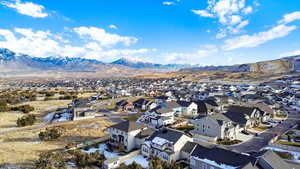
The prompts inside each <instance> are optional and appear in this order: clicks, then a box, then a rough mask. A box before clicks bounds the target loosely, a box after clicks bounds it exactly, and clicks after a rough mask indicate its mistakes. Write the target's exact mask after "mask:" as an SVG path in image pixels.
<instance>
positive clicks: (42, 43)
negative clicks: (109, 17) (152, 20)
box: [0, 28, 153, 61]
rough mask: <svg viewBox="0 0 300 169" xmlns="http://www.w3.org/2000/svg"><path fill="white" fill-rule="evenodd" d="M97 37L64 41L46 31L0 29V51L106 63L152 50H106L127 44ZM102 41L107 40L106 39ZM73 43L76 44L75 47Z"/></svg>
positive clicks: (73, 37) (74, 37)
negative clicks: (94, 60) (109, 46)
mask: <svg viewBox="0 0 300 169" xmlns="http://www.w3.org/2000/svg"><path fill="white" fill-rule="evenodd" d="M99 29H100V28H99ZM72 30H73V29H71V30H69V32H68V33H69V34H70V35H72V34H74V32H73V31H72ZM74 35H77V34H74ZM96 36H97V35H96ZM115 36H117V37H122V36H120V35H113V36H112V37H113V38H114V37H115ZM108 37H110V35H108ZM97 38H99V37H96V38H95V39H96V40H94V39H84V40H83V41H82V40H81V37H80V36H71V37H70V38H67V39H65V38H63V36H59V35H58V34H53V33H51V32H50V31H48V30H47V31H41V30H37V31H34V30H32V29H25V28H14V29H13V30H8V29H0V48H8V49H10V50H12V51H15V52H17V53H24V54H28V55H30V56H34V57H48V56H69V57H84V58H93V59H98V60H106V61H111V59H112V58H114V59H116V58H120V57H138V56H141V57H142V56H143V55H145V54H147V53H149V52H153V50H151V49H146V48H142V49H127V48H120V47H118V48H106V45H107V44H109V45H111V47H112V45H113V44H118V43H125V44H126V43H127V42H123V38H117V40H113V43H111V42H109V43H108V42H106V40H104V43H102V42H103V41H101V42H99V41H98V39H97ZM104 38H107V37H106V36H105V37H104ZM120 39H121V40H120ZM125 39H126V38H125ZM78 42H80V43H78ZM75 43H76V45H74V44H75ZM79 44H80V45H79ZM103 44H104V46H103Z"/></svg>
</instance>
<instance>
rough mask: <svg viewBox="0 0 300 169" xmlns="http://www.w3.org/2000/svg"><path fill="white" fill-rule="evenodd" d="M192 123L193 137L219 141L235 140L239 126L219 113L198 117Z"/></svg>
mask: <svg viewBox="0 0 300 169" xmlns="http://www.w3.org/2000/svg"><path fill="white" fill-rule="evenodd" d="M192 123H193V124H194V126H195V129H194V130H193V131H191V132H192V133H193V134H194V135H202V136H208V137H213V138H221V139H224V138H229V139H236V135H237V132H238V131H239V125H237V124H236V123H234V122H233V121H232V120H230V119H229V118H227V117H226V116H225V115H223V114H221V113H218V114H214V115H208V116H200V117H199V118H197V119H195V120H193V121H192Z"/></svg>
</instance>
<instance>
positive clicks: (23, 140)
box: [0, 100, 111, 168]
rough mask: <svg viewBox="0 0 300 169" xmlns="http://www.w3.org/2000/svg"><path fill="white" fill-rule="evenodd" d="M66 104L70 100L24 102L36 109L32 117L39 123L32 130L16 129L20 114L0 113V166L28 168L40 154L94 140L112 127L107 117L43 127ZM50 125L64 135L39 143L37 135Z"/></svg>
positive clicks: (28, 128) (27, 128)
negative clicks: (45, 120)
mask: <svg viewBox="0 0 300 169" xmlns="http://www.w3.org/2000/svg"><path fill="white" fill-rule="evenodd" d="M68 103H70V100H50V101H33V102H27V103H24V104H29V105H31V106H33V107H35V111H34V112H32V114H36V115H37V117H38V122H37V123H36V124H35V125H34V126H33V127H31V126H30V127H25V128H16V120H17V119H18V118H19V117H21V116H23V115H24V114H22V113H17V112H5V113H0V166H1V165H2V164H10V165H14V166H22V167H25V168H31V167H32V164H33V162H34V160H36V159H37V158H38V155H39V154H40V153H41V152H45V151H55V150H61V149H63V148H64V147H65V146H66V145H67V144H68V143H74V142H76V143H79V142H83V141H86V140H93V139H95V138H98V137H101V136H103V135H105V133H104V132H103V130H104V129H105V128H107V127H108V126H110V125H111V123H110V121H109V120H106V118H95V119H88V120H82V121H74V122H65V123H62V124H49V125H42V122H43V121H44V116H45V115H46V114H47V112H50V111H53V110H56V109H57V108H61V107H66V106H67V105H68ZM52 126H61V127H62V128H64V129H65V130H64V131H65V132H64V133H63V136H62V137H61V138H60V139H58V140H57V141H52V142H41V141H40V140H39V138H38V134H39V132H40V131H42V130H44V129H45V128H46V127H52ZM2 132H4V133H2Z"/></svg>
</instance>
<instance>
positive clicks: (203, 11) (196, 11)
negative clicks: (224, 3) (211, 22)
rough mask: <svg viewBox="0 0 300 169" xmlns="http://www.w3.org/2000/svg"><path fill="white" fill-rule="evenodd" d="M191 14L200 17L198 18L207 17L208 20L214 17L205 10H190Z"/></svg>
mask: <svg viewBox="0 0 300 169" xmlns="http://www.w3.org/2000/svg"><path fill="white" fill-rule="evenodd" d="M192 12H193V13H194V14H197V15H200V16H202V17H208V18H212V17H214V15H213V14H211V13H209V12H208V11H206V10H192Z"/></svg>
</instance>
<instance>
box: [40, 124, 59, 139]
mask: <svg viewBox="0 0 300 169" xmlns="http://www.w3.org/2000/svg"><path fill="white" fill-rule="evenodd" d="M61 135H62V129H61V128H59V127H54V128H46V131H41V132H40V133H39V138H40V139H41V140H43V141H53V140H56V139H58V138H59V137H60V136H61Z"/></svg>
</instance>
